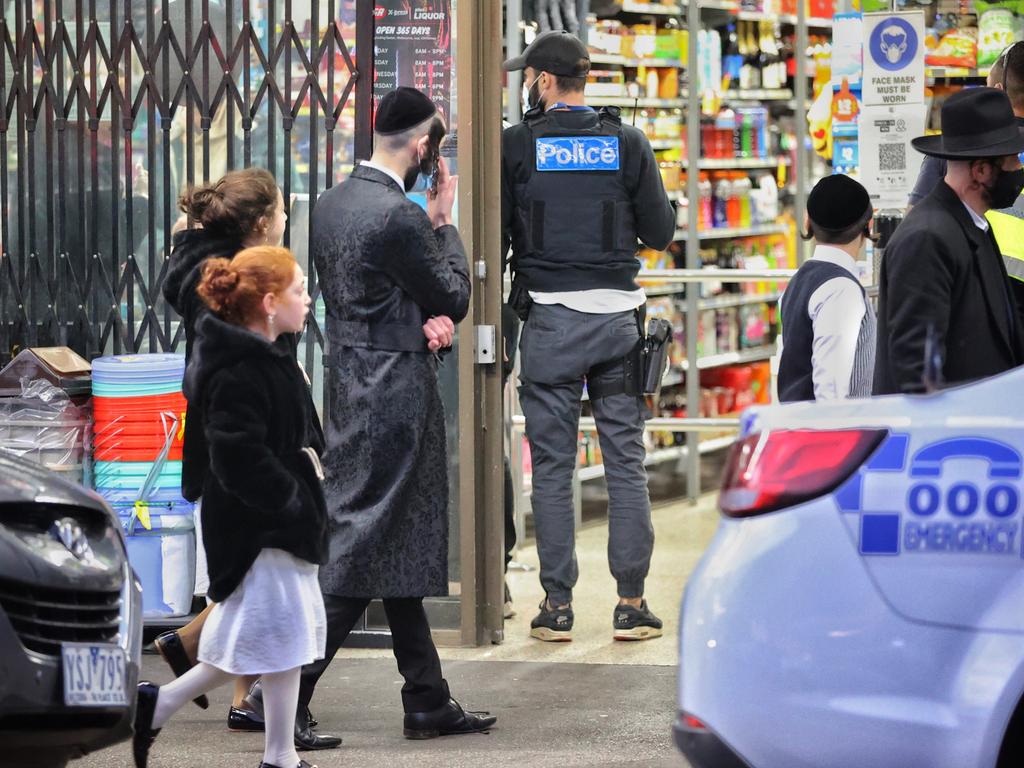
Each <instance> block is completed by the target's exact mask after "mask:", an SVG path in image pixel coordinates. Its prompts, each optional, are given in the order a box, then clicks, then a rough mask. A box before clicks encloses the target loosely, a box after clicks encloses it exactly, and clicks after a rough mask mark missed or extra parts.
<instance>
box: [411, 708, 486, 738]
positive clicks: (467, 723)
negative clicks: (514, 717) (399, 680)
mask: <svg viewBox="0 0 1024 768" xmlns="http://www.w3.org/2000/svg"><path fill="white" fill-rule="evenodd" d="M497 721H498V718H497V717H496V716H494V715H492V714H491V713H490V712H467V711H466V710H464V709H463V708H462V707H461V706H459V702H457V701H456V700H455V699H448V703H447V704H444V705H443V706H441V707H438V708H437V709H435V710H434V711H433V712H406V713H405V731H404V733H405V738H407V739H434V738H437V737H438V736H453V735H455V734H458V733H482V732H486V731H488V730H490V728H491V726H492V725H494V724H495V723H496V722H497Z"/></svg>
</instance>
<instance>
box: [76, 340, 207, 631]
mask: <svg viewBox="0 0 1024 768" xmlns="http://www.w3.org/2000/svg"><path fill="white" fill-rule="evenodd" d="M184 373H185V357H184V355H170V354H153V355H123V356H118V357H101V358H99V359H97V360H94V361H93V364H92V389H93V418H94V423H95V428H94V442H93V458H94V461H95V464H94V468H93V484H94V487H95V488H96V491H97V492H98V493H99V494H100V495H101V496H103V497H104V498H105V499H106V500H107V502H108V503H110V505H111V506H112V507H113V508H114V509H115V511H117V513H118V515H119V517H120V519H121V524H122V526H123V527H124V530H125V535H126V537H127V542H128V558H129V560H130V561H131V563H132V567H133V568H134V569H135V572H136V573H137V574H138V576H139V580H140V581H141V582H142V602H143V613H144V615H145V616H147V617H152V618H155V617H167V616H179V615H184V614H187V613H188V612H189V611H190V609H191V602H192V592H193V587H194V584H195V556H196V552H195V549H196V543H195V525H194V518H193V514H194V505H192V504H190V503H188V502H187V501H185V499H184V498H182V495H181V468H182V461H181V460H182V443H183V437H184V433H185V396H184V395H183V394H182V390H181V384H182V378H183V376H184Z"/></svg>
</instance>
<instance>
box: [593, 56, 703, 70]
mask: <svg viewBox="0 0 1024 768" xmlns="http://www.w3.org/2000/svg"><path fill="white" fill-rule="evenodd" d="M590 63H591V64H604V65H606V66H617V67H659V68H662V69H673V68H674V69H685V68H686V64H684V63H683V62H681V61H680V60H679V59H627V58H626V57H625V56H616V55H615V54H613V53H591V54H590Z"/></svg>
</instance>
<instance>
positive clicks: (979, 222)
mask: <svg viewBox="0 0 1024 768" xmlns="http://www.w3.org/2000/svg"><path fill="white" fill-rule="evenodd" d="M960 202H961V203H963V200H961V201H960ZM964 208H966V209H967V212H968V213H969V214H971V219H973V220H974V224H975V226H976V227H977V228H978V229H980V230H981V231H982V232H988V219H986V218H985V217H984V216H980V215H978V213H977V212H976V211H975V210H974V209H973V208H971V206H969V205H968V204H967V203H964Z"/></svg>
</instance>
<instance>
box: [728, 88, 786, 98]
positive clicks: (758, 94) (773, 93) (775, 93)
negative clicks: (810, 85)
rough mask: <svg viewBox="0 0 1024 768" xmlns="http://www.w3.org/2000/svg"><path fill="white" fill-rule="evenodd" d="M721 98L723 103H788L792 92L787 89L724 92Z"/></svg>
mask: <svg viewBox="0 0 1024 768" xmlns="http://www.w3.org/2000/svg"><path fill="white" fill-rule="evenodd" d="M722 98H723V99H724V100H725V101H789V100H790V99H792V98H793V91H791V90H790V89H789V88H758V89H755V90H738V91H726V92H725V93H723V94H722Z"/></svg>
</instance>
